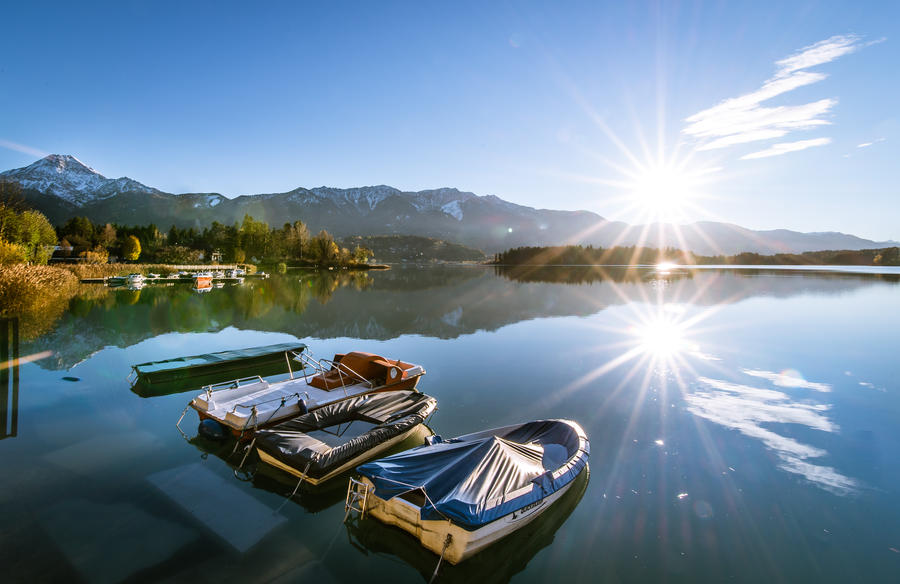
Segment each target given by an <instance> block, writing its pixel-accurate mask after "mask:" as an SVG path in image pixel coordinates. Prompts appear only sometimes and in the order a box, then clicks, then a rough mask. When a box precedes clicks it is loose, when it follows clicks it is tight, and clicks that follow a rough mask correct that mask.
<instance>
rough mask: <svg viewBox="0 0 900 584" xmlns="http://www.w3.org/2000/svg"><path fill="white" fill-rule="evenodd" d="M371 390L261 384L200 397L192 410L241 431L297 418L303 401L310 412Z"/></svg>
mask: <svg viewBox="0 0 900 584" xmlns="http://www.w3.org/2000/svg"><path fill="white" fill-rule="evenodd" d="M376 389H377V388H376ZM372 390H373V388H372V387H371V386H370V385H369V384H368V383H362V382H360V383H357V384H353V385H345V386H344V387H342V388H338V389H332V390H330V391H326V390H324V389H319V388H317V387H313V386H311V385H310V384H309V383H307V380H306V379H304V378H302V377H298V378H295V379H286V380H284V381H279V382H277V383H269V382H267V381H265V380H261V381H257V382H255V383H248V384H247V385H242V386H240V387H237V388H232V389H221V390H218V391H213V392H211V393H210V394H207V393H206V392H204V393H201V394H200V395H198V396H197V397H195V398H194V399H193V401H191V406H193V407H194V409H196V410H197V411H199V412H202V413H203V414H205V415H207V416H209V417H210V418H212V419H214V420H217V421H218V422H221V423H222V424H225V425H226V426H228V427H230V428H233V429H235V430H239V431H240V430H245V429H252V428H254V427H255V426H257V425H258V426H263V425H267V424H271V423H274V422H276V421H278V420H281V419H284V418H289V417H293V416H296V415H297V414H298V413H299V408H298V405H299V401H300V399H303V400H305V401H306V407H307V408H308V409H310V410H311V409H315V408H320V407H322V406H325V405H328V404H331V403H334V402H338V401H341V400H344V399H347V398H349V397H355V396H357V395H362V394H364V393H369V392H371V391H372ZM254 410H255V416H254Z"/></svg>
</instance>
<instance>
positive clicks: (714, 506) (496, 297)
mask: <svg viewBox="0 0 900 584" xmlns="http://www.w3.org/2000/svg"><path fill="white" fill-rule="evenodd" d="M863 271H864V272H865V273H857V272H860V270H853V269H845V270H840V269H835V270H828V271H826V270H806V271H803V270H790V269H778V270H775V269H764V268H754V269H703V270H694V271H680V270H675V271H672V272H665V273H662V272H657V271H655V270H653V269H640V270H638V269H631V270H624V269H612V268H610V269H605V270H603V269H598V268H590V267H571V268H544V269H537V268H518V269H500V268H486V267H465V266H459V267H453V266H445V267H440V266H438V267H414V266H409V267H400V266H397V267H395V268H394V269H392V270H389V271H377V272H374V271H373V272H369V273H352V274H351V273H347V272H339V273H324V274H315V273H309V272H289V273H288V274H287V275H285V276H278V277H273V278H270V279H269V280H256V281H247V282H246V283H245V284H243V285H241V286H230V287H225V288H221V289H214V290H212V291H210V292H208V293H204V294H198V293H196V292H194V291H192V290H191V289H190V288H189V287H186V286H181V285H174V286H146V287H144V288H143V289H142V290H126V289H109V288H103V287H101V286H90V285H84V289H83V293H82V294H80V295H79V296H78V297H76V298H74V299H73V300H71V301H70V302H69V303H68V305H67V306H65V307H63V308H62V309H60V311H58V312H53V313H52V314H51V313H48V314H42V315H31V316H29V317H27V318H26V317H23V319H22V321H21V322H20V323H19V325H20V342H19V347H18V352H19V355H21V356H22V357H23V358H25V359H24V361H27V362H25V363H23V364H22V365H21V366H20V367H19V368H18V369H17V370H15V371H10V370H9V369H6V370H4V375H3V378H2V384H0V393H2V395H0V399H3V398H5V401H0V408H2V414H3V416H2V417H3V422H2V426H0V430H2V432H0V438H2V439H0V462H2V465H3V470H4V472H3V478H2V479H0V513H2V517H3V522H2V526H0V558H2V561H0V566H2V567H0V570H2V574H0V579H2V581H4V582H33V581H49V580H53V581H59V580H66V581H76V582H92V583H93V582H120V581H128V582H150V581H154V582H155V581H170V582H179V581H192V582H217V583H218V582H223V581H247V582H256V581H279V582H281V581H283V582H288V581H297V580H300V579H301V578H304V579H309V578H316V579H319V580H320V581H322V582H350V581H359V579H361V578H372V577H374V578H376V579H377V580H378V581H391V582H423V581H428V580H429V578H430V577H431V574H432V572H433V570H434V568H435V565H436V564H437V556H435V555H433V554H431V553H430V552H426V551H424V550H423V549H422V548H420V547H419V546H418V544H417V543H416V541H415V540H413V539H412V538H410V537H408V536H406V534H404V533H402V532H399V531H397V530H396V529H393V528H388V527H385V526H382V525H380V524H378V523H376V522H374V521H372V520H370V519H365V520H363V521H357V520H351V521H350V522H348V523H347V524H343V523H342V520H343V518H344V506H343V498H344V494H345V490H346V479H340V480H338V481H337V484H335V485H333V486H331V487H327V488H324V489H318V490H315V491H309V490H305V489H301V491H300V492H299V493H298V495H297V496H295V497H294V498H293V499H290V500H288V499H286V496H287V495H288V494H289V493H290V491H291V490H292V489H293V486H294V482H293V481H292V480H288V479H285V478H284V477H283V476H279V475H278V473H271V474H270V473H265V472H262V471H260V470H257V472H255V473H254V472H252V470H253V469H252V468H251V467H252V465H251V467H248V469H249V471H248V472H244V471H243V470H242V471H241V472H235V469H234V468H233V467H234V466H235V461H234V459H233V457H231V456H229V455H230V446H228V447H225V448H223V447H222V446H218V445H216V444H214V443H208V442H204V441H203V440H202V439H198V438H196V426H197V417H196V413H195V412H193V411H192V410H191V411H188V413H187V414H186V416H185V419H184V421H183V422H182V424H181V427H182V428H183V429H184V430H185V433H186V434H187V438H188V440H186V439H185V438H183V437H182V435H181V434H180V433H179V432H178V430H177V429H176V427H175V423H176V421H177V420H178V418H179V416H180V415H181V413H182V411H183V410H184V408H185V406H186V405H187V403H188V401H189V400H190V399H191V397H193V395H195V394H196V393H197V392H196V391H186V392H181V393H173V394H170V395H157V396H149V397H142V396H140V395H138V394H136V393H135V392H133V391H132V390H131V387H130V384H129V381H128V379H127V377H128V374H129V372H130V368H131V365H132V364H136V363H141V362H145V361H150V360H160V359H166V358H170V357H176V356H181V355H192V354H197V353H205V352H211V351H221V350H227V349H239V348H243V347H251V346H256V345H265V344H273V343H280V342H287V341H292V340H300V341H302V342H305V343H307V344H308V345H309V347H310V349H311V350H312V352H313V354H314V355H316V356H318V357H328V358H330V357H332V356H333V355H334V354H335V353H343V352H346V351H348V350H363V351H369V352H373V353H378V354H381V355H384V356H386V357H389V358H402V359H403V360H405V361H411V362H414V363H421V364H423V365H424V366H425V368H426V369H427V375H426V376H425V377H424V378H423V380H422V382H421V383H420V384H419V389H420V390H422V391H423V392H425V393H428V394H430V395H432V396H434V397H436V398H437V399H438V411H437V413H436V414H435V416H434V417H433V418H432V419H431V420H430V421H429V426H430V427H431V428H432V430H433V431H434V432H436V433H438V434H441V435H442V436H444V437H452V436H456V435H460V434H464V433H468V432H474V431H477V430H482V429H487V428H492V427H496V426H502V425H505V424H512V423H516V422H521V421H525V420H532V419H541V418H569V419H573V420H576V421H577V422H579V423H580V424H581V425H582V426H583V427H584V429H585V430H586V432H587V434H588V437H589V439H590V441H591V456H590V476H589V478H588V477H587V476H586V475H583V476H582V477H581V479H580V481H579V482H578V483H576V488H573V490H572V491H570V493H569V494H568V495H567V497H566V498H565V499H564V500H562V501H560V504H559V505H557V506H556V507H557V508H551V510H550V512H548V513H547V514H546V516H545V517H542V519H541V520H540V521H539V522H537V523H536V524H533V525H532V526H530V527H529V528H527V529H526V530H524V531H523V532H521V533H517V534H516V535H515V536H513V538H511V539H510V540H509V541H504V542H501V543H500V544H497V546H495V547H494V548H490V549H489V550H488V551H486V552H484V553H482V554H480V555H478V556H476V557H475V558H473V559H472V560H469V561H467V562H464V563H462V564H460V565H458V566H449V565H446V564H445V565H442V566H441V568H440V574H439V576H438V579H437V582H441V581H445V582H449V581H469V582H485V581H490V582H506V581H510V580H513V581H515V582H548V581H553V582H565V581H575V582H610V583H612V582H662V581H665V582H692V583H696V582H717V583H718V582H761V581H769V582H799V581H816V582H851V581H865V582H888V581H896V580H897V577H898V574H900V464H898V463H900V382H898V379H900V359H898V348H900V269H896V268H894V269H891V268H885V269H881V270H872V269H866V270H863ZM9 326H10V324H9V323H6V325H5V326H4V329H5V330H7V331H8V330H9ZM4 343H5V345H6V347H7V348H8V347H9V345H11V344H12V337H11V336H9V335H7V336H6V337H4ZM284 377H285V374H279V375H278V376H276V377H274V379H280V378H284ZM245 470H247V469H245ZM210 506H213V507H214V508H217V509H220V510H221V512H219V513H215V514H210V513H209V508H210Z"/></svg>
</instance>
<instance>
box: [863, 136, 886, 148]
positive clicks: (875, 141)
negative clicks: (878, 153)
mask: <svg viewBox="0 0 900 584" xmlns="http://www.w3.org/2000/svg"><path fill="white" fill-rule="evenodd" d="M884 141H885V138H878V139H877V140H872V141H871V142H863V143H862V144H857V145H856V147H857V148H868V147H869V146H871V145H872V144H877V143H879V142H884Z"/></svg>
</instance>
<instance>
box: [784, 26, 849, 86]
mask: <svg viewBox="0 0 900 584" xmlns="http://www.w3.org/2000/svg"><path fill="white" fill-rule="evenodd" d="M864 46H866V45H864V44H862V38H861V37H860V36H858V35H855V34H845V35H835V36H833V37H831V38H830V39H825V40H824V41H819V42H817V43H815V44H813V45H810V46H808V47H805V48H803V49H800V51H799V52H797V53H796V54H794V55H792V56H790V57H788V58H786V59H782V60H780V61H776V62H775V64H776V65H778V73H777V75H776V77H784V76H786V75H790V74H791V73H793V72H794V71H800V70H802V69H809V68H810V67H815V66H816V65H822V64H825V63H830V62H831V61H834V60H835V59H837V58H838V57H843V56H844V55H848V54H850V53H853V52H855V51H857V50H859V49H861V48H863V47H864Z"/></svg>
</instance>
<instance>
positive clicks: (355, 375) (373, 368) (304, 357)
mask: <svg viewBox="0 0 900 584" xmlns="http://www.w3.org/2000/svg"><path fill="white" fill-rule="evenodd" d="M295 357H296V359H298V360H300V362H301V363H302V365H303V376H302V377H300V376H297V377H294V373H293V372H291V379H286V380H284V381H279V382H275V383H269V382H268V381H266V380H264V379H262V378H261V377H249V378H246V379H239V380H235V381H232V382H228V383H225V384H219V385H211V386H208V387H206V388H205V390H204V392H203V393H201V394H200V395H198V396H197V397H195V398H194V399H193V400H191V402H190V404H189V405H190V407H192V408H194V409H195V410H197V414H198V416H199V417H200V419H201V421H202V420H206V419H211V420H215V421H217V422H219V423H220V424H222V425H224V426H226V428H227V429H228V430H230V431H231V432H232V433H233V434H234V435H235V436H240V437H245V436H247V435H248V434H252V433H253V432H255V431H257V430H259V429H262V428H267V427H270V426H274V425H275V424H278V423H280V422H282V421H284V420H286V419H288V418H293V417H295V416H297V415H299V414H302V413H305V411H312V410H315V409H318V408H321V407H323V406H326V405H329V404H332V403H335V402H339V401H343V400H345V399H349V398H352V397H356V396H359V395H363V394H368V393H375V392H380V391H394V390H401V389H415V387H416V385H417V384H418V382H419V379H420V378H421V377H422V376H423V375H425V369H424V368H423V367H422V366H421V365H415V364H413V363H406V362H403V361H400V360H399V359H398V360H393V359H385V358H384V357H381V356H380V355H374V354H372V353H363V352H360V351H354V352H351V353H347V354H338V355H335V356H334V359H333V360H328V359H315V358H313V357H312V356H311V355H309V354H308V353H307V352H303V353H299V354H297V355H296V356H295Z"/></svg>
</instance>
